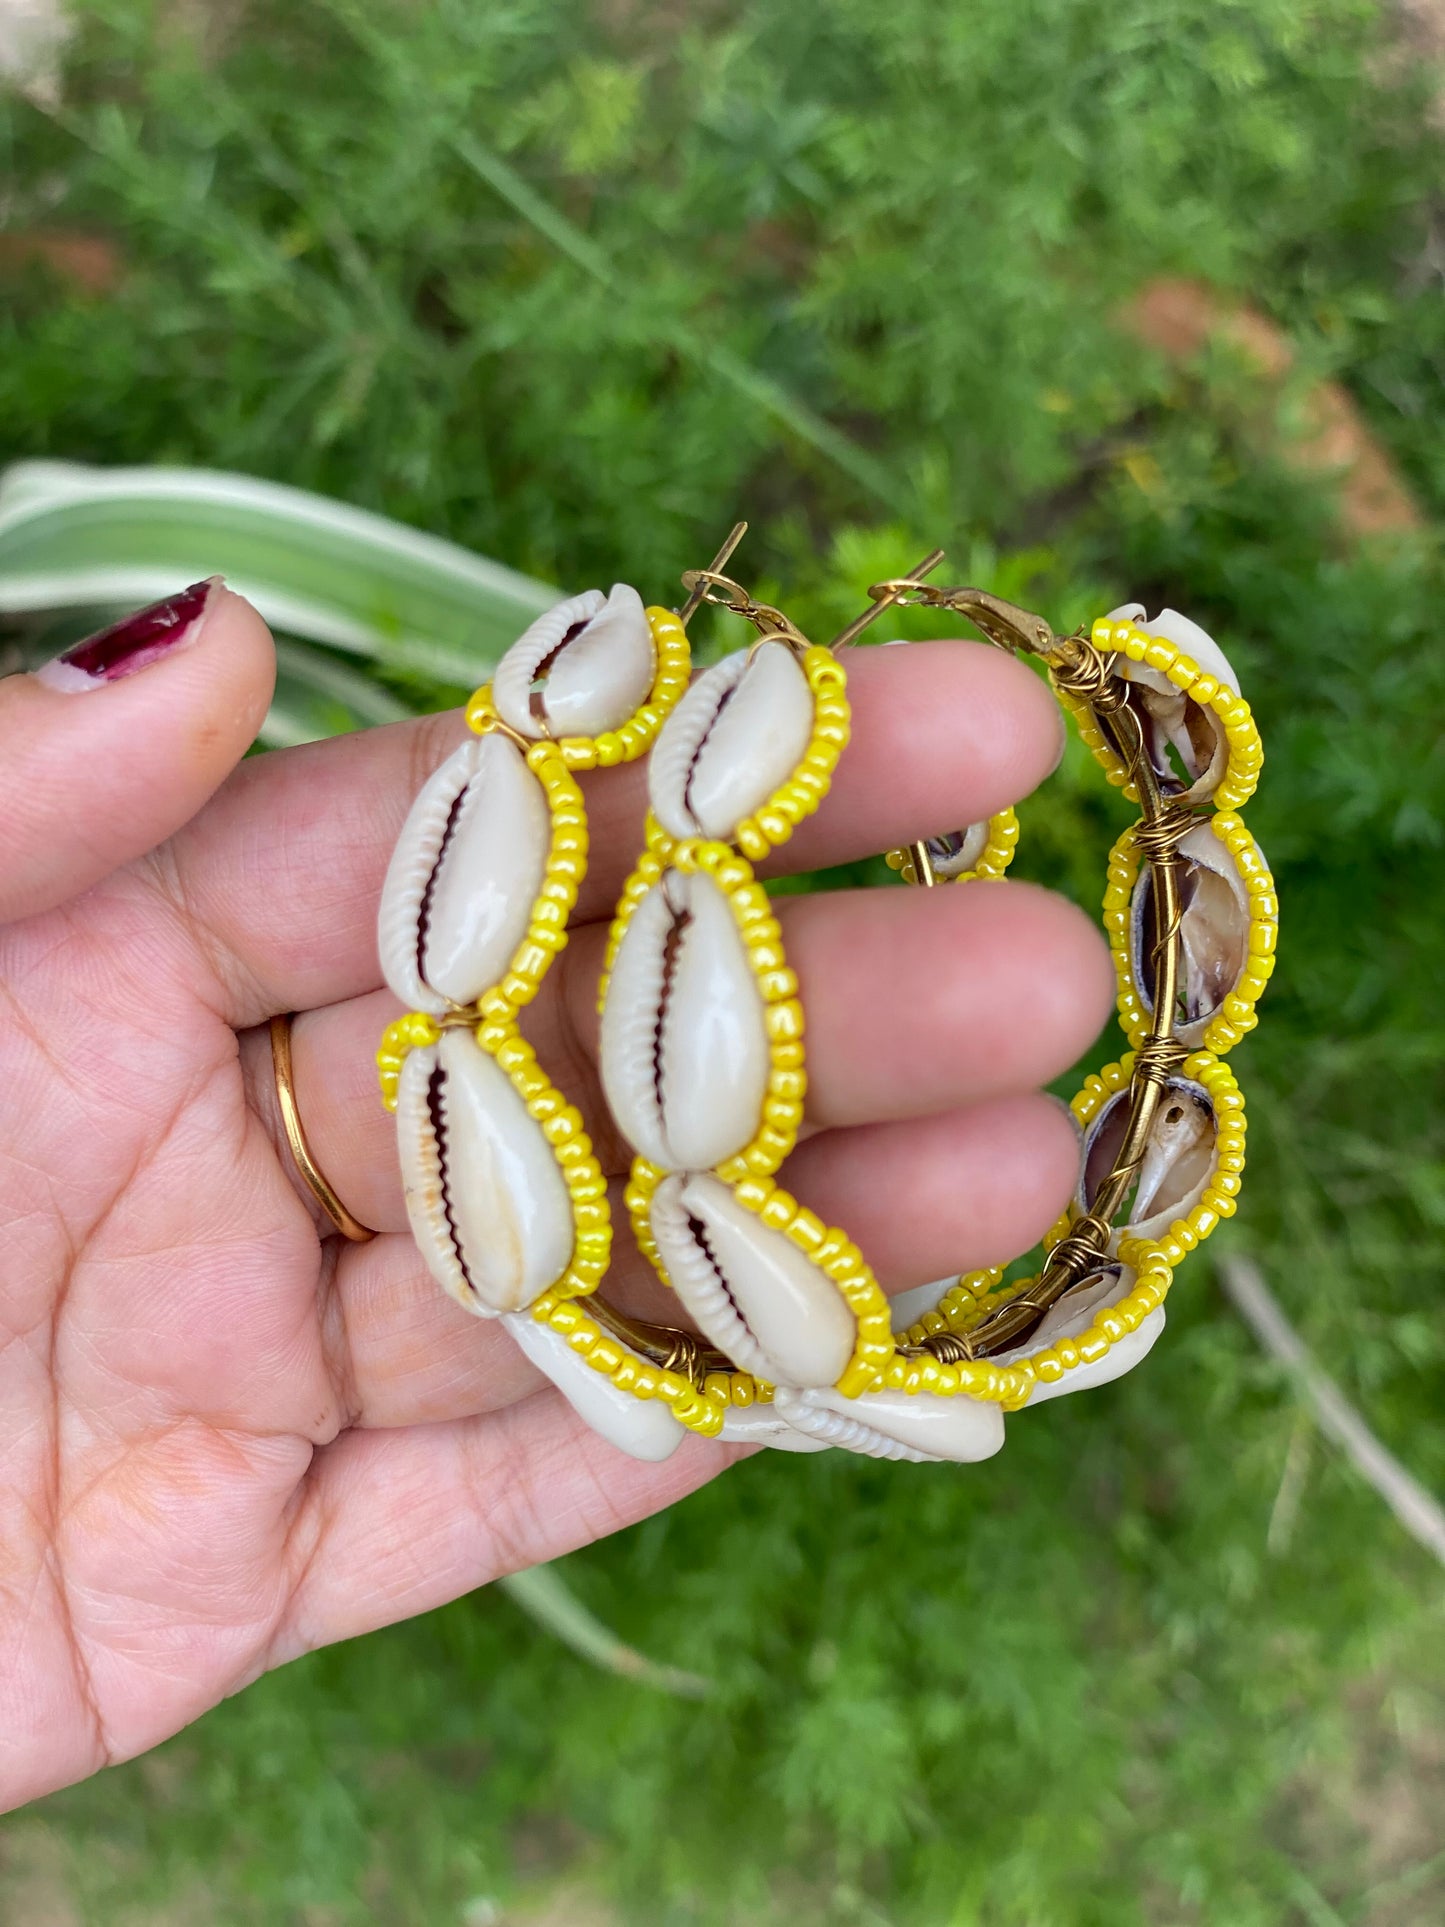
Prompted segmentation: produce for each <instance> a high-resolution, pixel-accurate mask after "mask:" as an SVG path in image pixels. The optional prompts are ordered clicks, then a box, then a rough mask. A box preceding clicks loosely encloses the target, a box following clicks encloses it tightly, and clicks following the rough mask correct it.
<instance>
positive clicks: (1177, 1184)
mask: <svg viewBox="0 0 1445 1927" xmlns="http://www.w3.org/2000/svg"><path fill="white" fill-rule="evenodd" d="M1128 1118H1129V1093H1128V1091H1119V1092H1117V1093H1116V1094H1115V1096H1113V1097H1111V1098H1110V1099H1109V1101H1108V1103H1107V1104H1105V1105H1104V1107H1103V1109H1102V1110H1101V1111H1100V1112H1099V1114H1098V1116H1097V1117H1096V1118H1095V1119H1094V1121H1093V1123H1092V1124H1091V1125H1090V1126H1089V1128H1088V1130H1087V1131H1085V1133H1084V1154H1083V1159H1082V1171H1081V1175H1080V1179H1079V1188H1078V1191H1077V1193H1076V1196H1075V1202H1076V1203H1077V1205H1078V1207H1079V1209H1080V1210H1084V1211H1087V1210H1088V1209H1089V1207H1090V1206H1091V1205H1092V1203H1093V1201H1094V1198H1095V1197H1096V1196H1097V1194H1098V1190H1099V1186H1100V1185H1101V1184H1102V1183H1103V1181H1104V1179H1105V1178H1106V1177H1107V1176H1108V1174H1109V1171H1110V1169H1111V1168H1112V1166H1113V1163H1114V1159H1115V1157H1116V1156H1117V1154H1118V1152H1119V1149H1120V1147H1121V1146H1122V1144H1123V1142H1124V1133H1125V1130H1126V1129H1127V1126H1128ZM1218 1139H1219V1128H1218V1119H1217V1117H1216V1115H1215V1111H1214V1106H1213V1104H1212V1103H1211V1102H1210V1098H1209V1093H1208V1091H1207V1090H1205V1088H1204V1086H1203V1085H1202V1084H1196V1083H1194V1082H1193V1080H1192V1079H1190V1078H1186V1077H1173V1078H1171V1079H1170V1080H1169V1082H1168V1083H1167V1084H1166V1085H1165V1086H1164V1088H1163V1090H1162V1091H1161V1092H1160V1095H1159V1105H1158V1109H1157V1110H1156V1111H1155V1113H1154V1123H1153V1126H1152V1128H1151V1130H1150V1132H1149V1138H1148V1142H1147V1143H1146V1145H1145V1147H1144V1159H1143V1162H1142V1163H1141V1165H1140V1167H1139V1181H1138V1184H1137V1186H1136V1188H1135V1192H1134V1198H1133V1202H1132V1204H1131V1205H1130V1207H1129V1212H1128V1218H1127V1222H1125V1223H1123V1224H1119V1225H1116V1226H1115V1230H1114V1234H1113V1243H1114V1244H1115V1245H1117V1243H1118V1241H1119V1239H1120V1238H1122V1237H1125V1236H1129V1237H1137V1238H1158V1237H1162V1236H1163V1234H1164V1233H1165V1232H1166V1231H1167V1230H1168V1229H1169V1227H1170V1225H1171V1224H1173V1223H1174V1221H1175V1220H1176V1219H1177V1218H1184V1217H1187V1216H1188V1215H1189V1213H1190V1212H1191V1211H1192V1210H1193V1209H1194V1207H1195V1205H1196V1204H1198V1203H1199V1201H1200V1199H1201V1198H1202V1197H1203V1195H1204V1191H1205V1187H1206V1186H1207V1185H1208V1183H1209V1180H1210V1178H1211V1177H1212V1176H1213V1175H1214V1171H1215V1167H1216V1165H1217V1163H1218V1159H1219V1144H1218Z"/></svg>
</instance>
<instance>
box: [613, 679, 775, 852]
mask: <svg viewBox="0 0 1445 1927" xmlns="http://www.w3.org/2000/svg"><path fill="white" fill-rule="evenodd" d="M812 734H813V692H812V690H811V689H810V688H809V686H808V678H807V676H806V675H805V674H804V672H803V668H802V665H801V664H800V663H799V661H798V659H797V657H796V656H795V655H794V654H793V651H792V650H791V649H789V648H788V647H787V645H786V644H785V643H781V642H765V643H762V644H761V645H760V646H758V647H757V648H755V649H752V650H746V649H740V650H738V651H737V653H736V654H735V655H731V656H725V657H724V658H723V660H722V661H721V662H719V663H714V665H713V667H712V668H711V669H708V670H706V671H705V672H704V673H703V674H702V675H701V676H699V677H698V679H697V681H696V682H695V683H694V684H693V686H692V688H691V689H689V690H688V692H687V694H686V695H685V696H684V697H683V699H682V701H681V702H680V703H679V704H678V705H677V708H676V709H675V710H674V711H673V713H672V714H671V716H669V717H668V719H667V721H666V722H665V723H664V724H663V726H662V731H661V733H660V734H659V736H658V739H657V746H656V748H655V749H654V750H653V752H652V764H651V767H650V769H649V771H648V779H647V780H648V796H649V798H650V800H651V803H652V813H653V815H654V816H655V817H656V818H657V820H658V822H659V823H660V824H661V825H662V827H663V828H664V829H665V830H666V831H667V832H668V834H669V835H670V836H676V837H691V836H706V837H713V838H716V839H719V840H721V841H723V842H728V841H731V839H732V835H733V832H734V831H735V830H736V828H737V826H738V824H739V823H741V822H742V821H743V819H744V817H748V816H751V815H752V813H753V811H754V810H756V809H760V808H761V807H762V805H763V804H764V803H766V802H767V800H768V798H769V797H770V796H771V795H772V793H773V791H774V790H775V789H777V788H778V786H779V785H780V784H782V783H785V782H787V780H788V778H789V777H790V776H791V775H792V773H793V771H794V770H795V769H796V768H797V766H798V764H799V763H800V762H801V761H802V758H803V754H804V752H805V751H806V749H807V747H808V743H809V740H810V738H811V737H812Z"/></svg>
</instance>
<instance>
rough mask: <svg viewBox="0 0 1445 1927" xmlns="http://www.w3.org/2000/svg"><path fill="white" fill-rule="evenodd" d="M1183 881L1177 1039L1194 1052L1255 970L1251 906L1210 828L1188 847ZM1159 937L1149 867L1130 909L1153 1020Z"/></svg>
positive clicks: (1137, 965) (1191, 837)
mask: <svg viewBox="0 0 1445 1927" xmlns="http://www.w3.org/2000/svg"><path fill="white" fill-rule="evenodd" d="M1178 876H1179V898H1180V904H1181V907H1182V915H1181V918H1180V925H1179V935H1180V959H1179V962H1180V971H1179V989H1180V993H1181V994H1180V1005H1181V1008H1180V1010H1179V1011H1178V1013H1177V1016H1176V1021H1175V1025H1174V1035H1175V1036H1176V1037H1177V1038H1178V1039H1179V1040H1180V1042H1181V1043H1185V1044H1189V1045H1190V1046H1194V1045H1197V1044H1199V1043H1200V1042H1201V1041H1202V1040H1203V1037H1204V1033H1205V1031H1206V1030H1207V1029H1208V1028H1209V1025H1210V1023H1211V1022H1212V1021H1213V1020H1214V1018H1215V1017H1217V1016H1218V1015H1219V1013H1220V1011H1221V1010H1222V1009H1223V1008H1224V1002H1225V999H1226V998H1227V997H1228V996H1229V995H1230V994H1231V992H1233V991H1234V990H1236V989H1237V988H1238V986H1239V981H1240V979H1241V978H1242V977H1243V976H1244V974H1245V972H1246V971H1247V970H1248V969H1249V962H1250V957H1249V909H1250V901H1249V891H1248V890H1247V889H1246V888H1245V884H1244V878H1243V877H1242V876H1241V875H1240V874H1239V870H1238V867H1237V866H1236V864H1235V861H1234V858H1233V857H1232V856H1231V855H1230V853H1229V851H1228V850H1227V849H1226V848H1225V846H1224V844H1223V843H1221V842H1220V840H1219V838H1218V837H1217V836H1216V835H1215V834H1214V831H1213V830H1212V829H1211V828H1210V826H1209V824H1208V823H1201V824H1200V825H1199V827H1198V828H1197V829H1194V830H1191V831H1190V832H1189V834H1188V836H1186V837H1185V838H1184V839H1183V841H1182V842H1181V843H1180V845H1179V870H1178ZM1154 931H1155V921H1154V887H1153V878H1152V877H1151V875H1150V871H1149V865H1148V864H1147V863H1143V864H1141V865H1140V867H1139V880H1138V882H1137V883H1136V884H1135V886H1134V898H1133V902H1132V904H1131V906H1130V950H1131V963H1132V966H1133V971H1134V983H1135V986H1136V987H1137V989H1138V992H1139V1001H1140V1003H1141V1004H1142V1005H1143V1007H1144V1009H1145V1011H1146V1012H1148V1014H1149V1015H1150V1016H1151V1017H1152V1016H1153V1014H1154V984H1155V979H1156V976H1157V971H1158V966H1157V964H1156V963H1155V960H1154Z"/></svg>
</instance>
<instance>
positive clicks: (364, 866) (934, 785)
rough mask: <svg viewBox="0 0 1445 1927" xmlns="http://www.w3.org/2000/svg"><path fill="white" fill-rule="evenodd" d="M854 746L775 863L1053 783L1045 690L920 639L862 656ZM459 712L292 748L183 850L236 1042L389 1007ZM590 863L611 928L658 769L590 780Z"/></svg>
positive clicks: (994, 804)
mask: <svg viewBox="0 0 1445 1927" xmlns="http://www.w3.org/2000/svg"><path fill="white" fill-rule="evenodd" d="M846 662H847V669H848V694H849V700H850V702H851V704H852V709H853V727H852V738H851V741H850V743H849V746H848V748H847V750H846V751H845V752H844V754H843V756H842V759H841V760H840V762H839V764H838V768H837V771H836V772H835V774H834V777H833V786H832V789H831V791H830V793H829V795H828V796H827V798H826V799H825V801H824V802H823V804H822V805H821V807H820V809H819V810H818V812H817V814H816V815H815V816H813V817H810V818H809V819H807V820H806V821H805V822H804V823H802V824H801V825H800V826H799V828H798V830H797V832H796V834H795V835H794V836H793V838H792V839H791V841H790V842H789V843H788V844H787V845H786V846H785V847H784V848H783V849H782V850H781V851H779V852H778V854H777V856H776V858H775V859H774V860H773V861H772V862H771V863H770V864H769V865H768V866H767V874H770V875H780V874H786V873H796V872H798V871H801V870H809V869H816V868H822V867H825V866H828V865H833V864H838V863H847V862H852V861H856V860H857V859H859V858H861V857H865V856H870V855H873V854H875V853H876V852H878V851H881V850H887V849H891V848H895V847H897V846H899V845H901V844H905V843H911V842H915V841H917V840H918V839H920V838H922V837H928V836H936V835H939V834H942V833H944V832H947V831H950V830H957V829H962V828H964V827H966V826H967V825H968V824H970V823H976V822H979V821H981V820H982V819H983V818H984V817H987V816H991V815H993V814H994V813H995V812H996V811H998V810H1000V809H1003V808H1005V807H1006V806H1008V805H1009V804H1011V803H1015V802H1017V801H1018V800H1019V799H1020V798H1021V797H1023V796H1026V795H1028V794H1029V792H1030V791H1031V790H1033V789H1034V788H1036V787H1037V785H1038V784H1039V783H1040V782H1041V781H1042V780H1043V779H1044V778H1045V777H1046V776H1047V775H1049V773H1050V772H1051V771H1052V770H1053V769H1054V767H1055V766H1056V764H1057V763H1058V760H1059V756H1060V753H1061V750H1062V746H1063V724H1062V720H1061V718H1060V715H1059V712H1058V709H1057V706H1056V705H1055V703H1054V701H1053V699H1052V697H1051V696H1050V694H1049V692H1048V690H1047V688H1046V687H1045V686H1044V684H1043V683H1042V682H1041V681H1040V680H1039V678H1038V677H1037V676H1035V675H1034V674H1033V672H1032V671H1031V670H1029V669H1028V668H1026V667H1025V666H1024V665H1023V664H1022V663H1020V662H1017V661H1015V660H1014V659H1013V658H1012V657H1010V656H1007V655H1005V654H1003V653H1002V652H1001V651H999V650H997V649H994V648H992V647H990V646H988V645H986V644H981V643H971V642H919V643H912V644H909V645H908V646H907V647H906V648H893V649H867V650H857V651H853V652H850V653H849V654H848V656H847V658H846ZM465 735H466V725H465V723H464V721H463V720H462V717H461V714H460V712H459V711H455V710H453V711H448V712H446V713H445V714H442V715H438V716H427V717H420V718H418V719H417V720H416V721H414V722H406V723H394V724H391V725H388V726H387V727H385V728H382V729H374V730H368V731H365V732H363V733H360V734H357V735H353V736H343V737H337V738H333V739H331V740H330V741H327V742H323V743H309V744H306V745H304V746H303V747H301V748H299V749H290V750H277V751H273V752H272V753H271V754H270V755H267V756H264V757H260V758H256V759H253V760H252V761H250V762H247V763H244V764H242V766H241V768H240V769H238V770H237V771H236V773H235V775H234V776H233V777H232V778H231V780H230V781H229V782H228V783H227V784H226V785H225V787H224V788H223V789H222V791H221V792H220V794H219V795H218V796H216V797H215V798H214V799H213V801H212V802H211V803H210V804H209V805H208V806H207V808H206V809H204V810H203V811H202V812H201V814H200V815H199V816H198V817H197V818H195V820H194V821H193V822H192V823H190V824H189V825H187V827H186V828H185V829H184V830H183V831H181V833H180V834H179V835H178V836H177V837H176V838H175V839H173V841H172V843H171V844H170V845H169V846H168V849H167V852H166V860H165V862H164V863H163V864H162V865H161V866H160V868H159V870H158V874H159V875H160V876H162V877H163V878H164V879H165V881H166V884H167V887H168V889H169V890H170V891H171V892H172V893H173V894H174V896H175V899H176V901H177V903H178V905H179V906H180V908H181V909H182V911H183V913H184V914H185V915H186V916H187V917H188V918H190V919H191V920H193V922H194V925H195V926H196V927H197V929H198V931H199V932H202V933H204V946H205V949H206V951H207V954H208V955H209V957H210V959H211V961H212V962H213V964H214V965H215V967H216V968H217V970H218V973H219V974H220V976H221V978H222V980H223V984H224V987H225V989H226V991H227V995H228V1004H229V1009H228V1015H229V1017H230V1021H231V1022H232V1023H233V1024H235V1025H236V1026H237V1027H241V1026H245V1025H250V1024H256V1023H260V1022H262V1021H263V1020H264V1019H265V1018H266V1017H268V1016H270V1015H271V1014H272V1013H273V1012H276V1011H284V1010H304V1009H311V1008H314V1007H316V1006H318V1005H321V1004H327V1003H334V1002H337V1001H338V1000H340V999H341V998H345V997H355V996H361V995H363V994H365V993H366V992H367V991H369V990H374V989H376V988H377V987H378V985H379V984H380V982H381V972H380V969H379V966H378V964H377V959H376V912H377V903H378V900H379V898H380V894H381V885H382V879H383V877H384V876H385V874H386V866H387V863H388V861H389V860H390V856H391V851H392V846H393V844H394V843H395V842H396V838H397V835H398V834H399V832H400V830H401V826H402V823H403V822H404V820H405V818H406V813H407V811H408V809H409V808H410V807H411V803H412V799H413V797H414V796H415V795H416V792H417V790H418V789H420V787H421V785H422V784H423V783H424V782H425V781H426V779H427V777H428V776H429V775H430V774H431V772H432V771H433V770H434V769H435V768H436V767H437V766H438V765H439V764H440V763H441V762H442V761H443V760H444V758H445V757H446V756H447V755H449V754H450V753H451V751H452V750H453V749H454V748H455V747H456V745H457V744H458V743H459V742H461V741H462V740H464V738H465ZM583 788H584V791H585V795H586V801H587V811H588V820H589V831H590V834H589V842H590V852H591V854H590V864H589V871H588V876H587V879H586V882H585V883H584V885H583V889H582V894H581V896H580V898H579V901H578V906H577V910H576V913H575V914H576V918H577V919H578V920H581V921H590V920H596V919H599V918H606V917H608V916H609V915H610V914H611V910H612V906H613V904H614V902H615V900H616V898H617V895H618V892H619V891H620V889H621V887H622V883H623V881H624V879H625V877H626V875H627V873H628V871H629V870H630V869H631V868H632V865H633V863H634V862H635V861H636V857H637V853H638V850H639V849H640V847H641V839H642V819H643V813H644V809H645V806H646V771H645V766H644V765H642V764H634V765H629V766H626V767H623V768H617V769H611V770H601V771H598V772H596V773H595V774H593V775H591V776H589V777H586V778H584V779H583Z"/></svg>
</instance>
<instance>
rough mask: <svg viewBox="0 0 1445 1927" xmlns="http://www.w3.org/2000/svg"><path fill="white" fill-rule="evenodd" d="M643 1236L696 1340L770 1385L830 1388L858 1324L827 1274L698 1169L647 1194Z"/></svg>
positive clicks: (848, 1353)
mask: <svg viewBox="0 0 1445 1927" xmlns="http://www.w3.org/2000/svg"><path fill="white" fill-rule="evenodd" d="M649 1223H650V1225H651V1227H652V1235H653V1237H654V1238H655V1239H656V1240H657V1248H658V1250H659V1252H660V1253H661V1254H662V1262H663V1264H664V1265H665V1266H666V1267H667V1275H668V1277H669V1279H670V1280H671V1281H672V1288H673V1290H674V1291H675V1292H676V1293H677V1296H678V1298H679V1300H680V1301H681V1303H682V1304H683V1306H684V1307H685V1308H686V1310H687V1311H688V1312H689V1313H691V1315H692V1317H693V1319H694V1320H695V1321H696V1323H697V1327H698V1330H699V1331H700V1332H701V1333H702V1334H703V1336H704V1337H705V1338H709V1339H711V1340H712V1342H713V1344H714V1345H716V1346H717V1347H718V1348H719V1350H721V1351H724V1352H726V1353H727V1355H728V1357H729V1358H730V1359H731V1360H732V1362H733V1364H734V1365H736V1366H738V1367H739V1368H740V1369H741V1370H742V1371H745V1372H753V1373H755V1374H756V1376H757V1377H759V1378H763V1379H766V1380H767V1381H768V1382H769V1383H770V1384H773V1385H792V1386H807V1385H815V1386H816V1385H835V1384H836V1383H837V1382H838V1380H839V1379H840V1378H841V1377H842V1376H843V1372H844V1369H845V1367H846V1366H847V1364H848V1361H849V1359H850V1358H851V1357H852V1356H853V1349H854V1346H855V1345H856V1343H857V1338H858V1326H857V1321H856V1320H855V1319H854V1317H853V1314H852V1312H851V1311H850V1310H849V1309H848V1306H847V1303H846V1301H845V1300H844V1298H843V1296H842V1294H841V1293H840V1292H839V1290H838V1289H837V1287H836V1286H835V1285H834V1284H833V1282H832V1280H831V1279H830V1278H828V1277H827V1275H826V1274H825V1273H824V1272H822V1271H820V1270H819V1269H818V1267H817V1266H816V1265H815V1264H814V1263H813V1262H812V1260H811V1259H810V1258H808V1257H807V1256H806V1255H805V1254H804V1253H803V1252H802V1251H800V1250H799V1249H798V1247H797V1246H796V1245H795V1244H793V1243H792V1241H791V1240H790V1239H788V1238H786V1237H784V1235H783V1233H782V1232H781V1231H774V1230H772V1229H771V1228H770V1227H769V1226H768V1225H765V1224H764V1223H763V1221H762V1219H761V1218H759V1216H758V1215H757V1213H756V1212H755V1211H749V1210H748V1209H747V1207H746V1206H745V1205H741V1204H739V1203H738V1201H737V1199H736V1198H735V1197H734V1196H733V1194H732V1192H731V1191H729V1189H728V1187H727V1186H726V1185H725V1184H720V1183H719V1182H718V1180H717V1179H716V1178H712V1177H707V1176H705V1175H702V1174H700V1173H695V1172H694V1173H690V1174H688V1175H686V1176H682V1175H680V1176H677V1177H671V1178H666V1179H664V1181H663V1182H662V1183H661V1184H660V1185H659V1186H658V1187H657V1190H656V1191H655V1192H654V1194H653V1198H652V1208H651V1213H650V1216H649Z"/></svg>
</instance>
